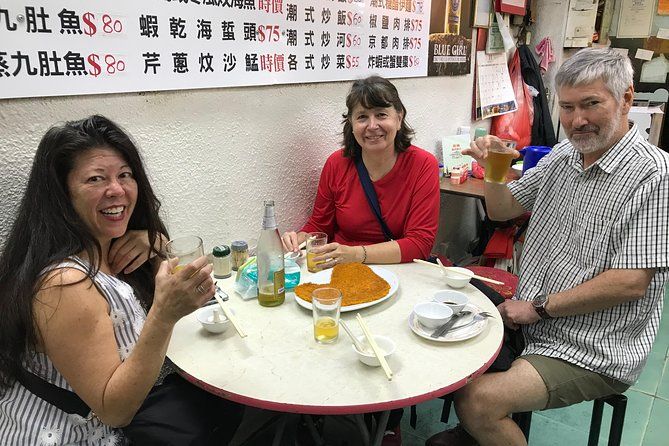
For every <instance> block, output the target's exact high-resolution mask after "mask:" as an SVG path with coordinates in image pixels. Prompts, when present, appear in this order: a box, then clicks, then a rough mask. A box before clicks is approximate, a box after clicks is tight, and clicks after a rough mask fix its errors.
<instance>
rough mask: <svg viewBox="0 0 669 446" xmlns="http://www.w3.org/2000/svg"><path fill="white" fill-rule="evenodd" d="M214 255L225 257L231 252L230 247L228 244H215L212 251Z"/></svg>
mask: <svg viewBox="0 0 669 446" xmlns="http://www.w3.org/2000/svg"><path fill="white" fill-rule="evenodd" d="M211 253H212V254H213V255H214V257H225V256H227V255H229V254H230V247H229V246H228V245H218V246H215V247H214V249H213V250H212V251H211Z"/></svg>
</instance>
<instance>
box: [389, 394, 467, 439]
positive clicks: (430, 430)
mask: <svg viewBox="0 0 669 446" xmlns="http://www.w3.org/2000/svg"><path fill="white" fill-rule="evenodd" d="M443 405H444V400H442V399H441V398H437V399H434V400H430V401H426V402H424V403H421V404H419V405H418V406H417V407H416V410H417V414H418V419H417V422H416V429H415V430H414V429H413V428H412V427H411V426H410V425H409V420H410V415H411V410H410V409H409V408H408V407H407V408H405V409H404V416H403V417H402V424H401V426H402V436H403V437H404V433H411V434H412V435H413V436H414V437H418V438H422V439H423V442H425V439H426V438H429V437H431V436H432V435H434V434H436V433H437V432H441V431H443V430H444V429H446V428H447V427H449V426H448V425H447V424H444V423H442V422H441V421H440V420H441V409H442V407H443ZM454 413H455V409H453V408H452V407H451V416H452V417H453V420H455V422H457V418H455V417H454Z"/></svg>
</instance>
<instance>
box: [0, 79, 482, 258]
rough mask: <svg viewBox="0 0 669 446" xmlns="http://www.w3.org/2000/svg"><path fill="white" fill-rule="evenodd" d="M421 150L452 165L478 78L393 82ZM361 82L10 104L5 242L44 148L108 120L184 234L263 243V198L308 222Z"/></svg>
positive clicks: (171, 224)
mask: <svg viewBox="0 0 669 446" xmlns="http://www.w3.org/2000/svg"><path fill="white" fill-rule="evenodd" d="M393 83H394V84H395V85H396V86H397V88H398V90H399V92H400V96H401V97H402V100H403V101H404V103H405V105H406V107H407V110H408V121H409V123H410V124H411V125H413V127H414V128H415V130H416V138H415V140H414V142H415V144H417V145H418V146H419V147H422V148H424V149H426V150H428V151H430V152H432V153H435V154H438V157H439V158H441V156H440V154H439V153H440V152H441V145H440V140H441V136H443V135H445V134H449V133H455V131H456V129H457V127H458V126H459V125H470V108H471V93H472V76H471V75H469V76H459V77H439V78H416V79H398V80H393ZM350 84H351V83H350V82H334V83H318V84H300V85H282V86H267V87H247V88H228V89H209V90H195V91H174V92H159V93H141V94H134V93H133V94H117V95H96V96H78V97H56V98H36V99H16V100H2V101H0V135H1V138H2V140H1V141H2V143H1V144H0V173H1V174H0V244H2V245H4V241H5V238H6V236H7V233H8V231H9V227H10V225H11V222H12V221H13V220H14V214H15V209H16V207H17V204H18V202H19V200H20V198H21V196H22V193H23V190H24V187H25V183H26V180H27V176H28V172H29V169H30V165H31V162H32V158H33V156H34V153H35V150H36V147H37V144H38V142H39V140H40V138H41V136H42V135H43V134H44V132H45V131H46V130H47V128H48V127H49V126H50V125H52V124H53V123H55V122H58V121H64V120H71V119H80V118H82V117H85V116H87V115H90V114H93V113H100V114H104V115H106V116H108V117H109V118H111V119H113V120H115V121H116V122H117V123H119V124H120V125H122V126H123V127H124V128H125V129H126V130H128V131H129V132H130V133H131V134H132V135H133V136H134V138H135V140H136V141H137V143H138V145H139V147H140V150H141V151H142V153H143V155H144V158H145V161H146V166H147V170H148V172H149V175H150V177H151V179H152V184H153V186H154V188H155V190H156V192H157V194H158V196H159V198H160V199H161V201H162V203H163V216H164V218H165V222H166V224H167V226H168V229H169V231H170V232H171V234H172V235H173V236H175V235H179V234H191V233H193V234H199V235H200V236H202V238H203V239H204V241H205V244H206V248H207V249H209V248H211V247H213V246H214V245H216V244H219V243H229V242H230V241H231V240H234V239H248V238H250V237H257V234H258V232H259V229H260V224H261V205H262V200H263V199H267V198H271V199H274V200H276V202H277V212H278V218H279V224H280V230H282V231H283V230H287V229H296V228H298V227H299V226H300V225H302V224H303V223H304V222H305V220H306V218H307V216H308V214H309V212H310V210H311V206H312V203H313V199H314V196H315V190H316V184H317V181H318V176H319V174H320V169H321V166H322V165H323V162H324V161H325V159H326V157H327V156H328V155H329V154H330V153H331V152H332V151H333V150H335V149H337V148H338V147H340V143H339V142H340V139H341V135H340V132H341V124H340V121H341V114H342V113H343V112H344V111H345V103H344V100H345V96H346V93H347V91H348V88H349V86H350Z"/></svg>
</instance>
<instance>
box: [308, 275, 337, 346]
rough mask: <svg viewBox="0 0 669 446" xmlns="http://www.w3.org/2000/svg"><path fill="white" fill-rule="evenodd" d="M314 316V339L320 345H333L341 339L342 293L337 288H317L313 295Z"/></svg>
mask: <svg viewBox="0 0 669 446" xmlns="http://www.w3.org/2000/svg"><path fill="white" fill-rule="evenodd" d="M311 308H312V311H313V315H314V339H315V340H316V342H318V343H320V344H331V343H333V342H335V341H336V340H337V338H338V337H339V312H340V311H341V291H339V290H338V289H337V288H330V287H323V288H316V289H315V290H314V291H313V292H312V293H311Z"/></svg>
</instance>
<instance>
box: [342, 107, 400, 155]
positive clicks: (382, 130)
mask: <svg viewBox="0 0 669 446" xmlns="http://www.w3.org/2000/svg"><path fill="white" fill-rule="evenodd" d="M350 119H351V126H352V127H353V136H355V140H356V141H357V142H358V144H360V147H362V151H363V153H364V152H367V153H370V154H371V153H380V152H386V153H393V152H394V151H395V135H397V132H398V131H399V129H400V127H401V125H402V114H401V113H399V112H398V111H397V110H395V109H394V108H393V107H375V108H365V107H363V106H362V105H361V104H358V105H356V106H355V107H354V108H353V112H352V113H351V118H350Z"/></svg>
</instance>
